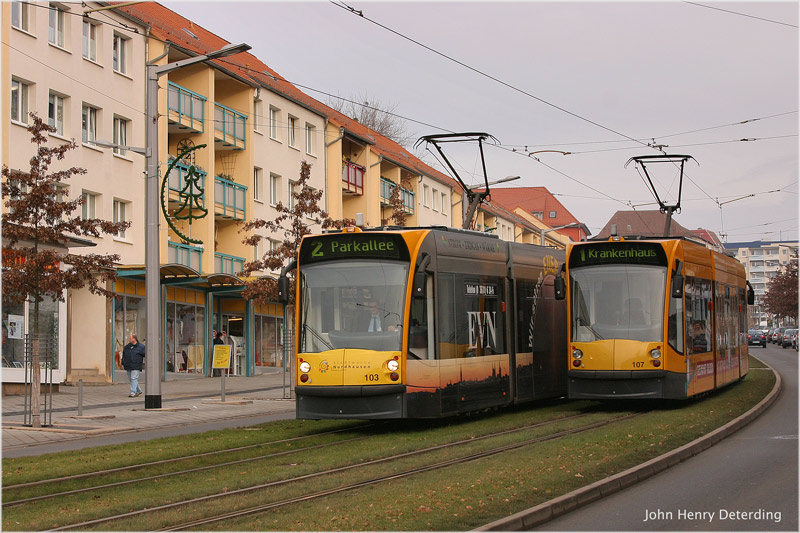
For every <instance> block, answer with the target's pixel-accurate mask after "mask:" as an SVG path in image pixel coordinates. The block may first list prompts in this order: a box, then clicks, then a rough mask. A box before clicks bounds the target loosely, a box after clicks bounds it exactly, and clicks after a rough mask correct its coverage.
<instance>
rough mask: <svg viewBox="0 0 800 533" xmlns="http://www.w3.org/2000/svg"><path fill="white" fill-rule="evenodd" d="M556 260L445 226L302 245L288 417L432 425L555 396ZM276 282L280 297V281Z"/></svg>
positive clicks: (559, 307)
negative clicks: (293, 408) (292, 410)
mask: <svg viewBox="0 0 800 533" xmlns="http://www.w3.org/2000/svg"><path fill="white" fill-rule="evenodd" d="M563 254H564V253H563V251H558V250H552V249H548V248H544V247H540V246H534V245H530V244H518V243H508V242H504V241H502V240H500V239H499V238H497V237H496V236H494V235H487V234H485V233H479V232H475V231H468V230H457V229H452V228H418V229H405V228H397V229H375V230H363V231H362V230H361V229H359V228H347V229H346V230H344V231H341V232H332V233H326V234H322V235H309V236H306V237H305V238H304V239H303V241H302V243H301V245H300V249H299V252H298V257H297V262H296V268H297V274H296V280H297V282H296V321H295V324H296V328H295V342H296V346H297V350H296V352H297V355H296V368H297V377H296V383H295V385H296V387H295V391H296V395H297V417H298V418H310V419H324V418H359V419H377V418H429V417H439V416H447V415H454V414H458V413H464V412H469V411H475V410H481V409H486V408H492V407H498V406H502V405H507V404H511V403H516V402H523V401H528V400H533V399H538V398H548V397H560V396H564V395H565V394H566V323H565V317H566V306H565V304H564V302H559V301H556V300H555V296H554V288H553V282H554V280H555V276H556V274H557V271H558V267H559V265H560V262H561V261H563V258H564V255H563ZM290 268H291V267H290ZM286 270H289V269H288V268H287V269H286ZM279 284H280V287H281V289H280V291H281V293H284V294H288V278H286V272H284V273H282V276H281V280H280V281H279Z"/></svg>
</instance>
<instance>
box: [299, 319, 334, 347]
mask: <svg viewBox="0 0 800 533" xmlns="http://www.w3.org/2000/svg"><path fill="white" fill-rule="evenodd" d="M303 331H304V332H305V331H310V332H311V335H313V336H314V338H315V339H317V340H318V341H320V342H321V343H322V344H324V345H325V346H327V347H328V349H329V350H333V345H332V344H331V343H329V342H328V341H326V340H325V338H324V337H323V336H322V335H320V334H319V333H317V330H315V329H314V328H312V327H311V326H309V325H308V324H304V325H303Z"/></svg>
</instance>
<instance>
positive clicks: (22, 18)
mask: <svg viewBox="0 0 800 533" xmlns="http://www.w3.org/2000/svg"><path fill="white" fill-rule="evenodd" d="M28 24H29V22H28V4H27V3H25V2H18V1H14V2H11V25H12V26H13V27H15V28H17V29H19V30H23V31H28V27H29V26H28Z"/></svg>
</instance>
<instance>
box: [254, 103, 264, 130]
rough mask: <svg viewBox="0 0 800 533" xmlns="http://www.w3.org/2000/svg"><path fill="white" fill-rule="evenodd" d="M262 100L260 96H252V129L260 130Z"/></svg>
mask: <svg viewBox="0 0 800 533" xmlns="http://www.w3.org/2000/svg"><path fill="white" fill-rule="evenodd" d="M263 107H264V102H262V101H261V98H258V97H256V98H253V131H260V130H261V125H262V124H263V123H264V117H263V116H262V115H261V113H263Z"/></svg>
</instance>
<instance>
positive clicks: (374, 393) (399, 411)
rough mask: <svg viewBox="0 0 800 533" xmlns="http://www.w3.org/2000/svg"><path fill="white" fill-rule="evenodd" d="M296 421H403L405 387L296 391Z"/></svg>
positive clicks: (307, 388) (334, 388)
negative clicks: (347, 419)
mask: <svg viewBox="0 0 800 533" xmlns="http://www.w3.org/2000/svg"><path fill="white" fill-rule="evenodd" d="M295 394H296V395H297V402H296V405H297V408H296V413H297V418H299V419H310V420H319V419H331V418H343V419H344V418H353V419H360V420H371V419H384V418H404V417H405V386H403V385H373V386H363V387H362V386H344V387H304V386H300V385H298V386H297V387H295Z"/></svg>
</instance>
